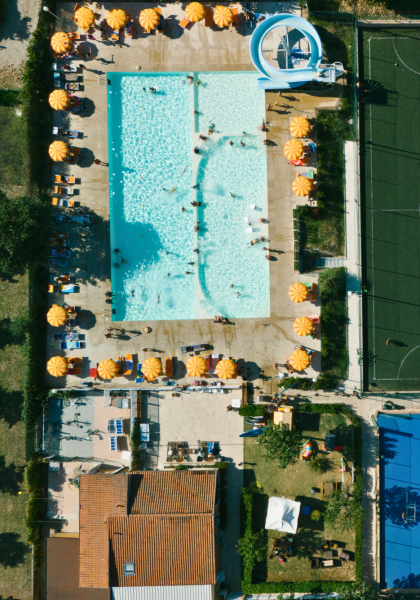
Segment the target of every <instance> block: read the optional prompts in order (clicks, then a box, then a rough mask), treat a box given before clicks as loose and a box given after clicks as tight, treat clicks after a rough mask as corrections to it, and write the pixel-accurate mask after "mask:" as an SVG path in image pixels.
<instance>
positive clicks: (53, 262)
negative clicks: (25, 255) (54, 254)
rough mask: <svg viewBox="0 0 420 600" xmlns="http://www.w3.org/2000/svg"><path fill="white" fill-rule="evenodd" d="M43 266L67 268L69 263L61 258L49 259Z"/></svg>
mask: <svg viewBox="0 0 420 600" xmlns="http://www.w3.org/2000/svg"><path fill="white" fill-rule="evenodd" d="M44 266H45V267H68V266H69V261H68V260H65V259H63V258H50V259H49V260H48V261H47V263H46V264H45V265H44Z"/></svg>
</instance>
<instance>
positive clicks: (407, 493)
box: [377, 414, 420, 588]
mask: <svg viewBox="0 0 420 600" xmlns="http://www.w3.org/2000/svg"><path fill="white" fill-rule="evenodd" d="M377 423H378V427H379V454H380V456H381V457H382V456H384V458H381V460H380V486H379V489H380V579H381V588H420V523H419V519H420V514H418V511H419V510H420V467H419V457H420V415H416V414H410V415H409V414H407V415H393V414H380V415H378V418H377Z"/></svg>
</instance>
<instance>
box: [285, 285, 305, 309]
mask: <svg viewBox="0 0 420 600" xmlns="http://www.w3.org/2000/svg"><path fill="white" fill-rule="evenodd" d="M307 297H308V288H307V287H306V285H303V284H302V283H299V282H298V283H294V284H293V285H292V287H291V288H290V289H289V298H290V299H291V300H293V302H296V303H297V304H299V302H303V301H304V300H306V298H307Z"/></svg>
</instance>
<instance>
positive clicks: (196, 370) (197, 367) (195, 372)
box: [187, 356, 207, 377]
mask: <svg viewBox="0 0 420 600" xmlns="http://www.w3.org/2000/svg"><path fill="white" fill-rule="evenodd" d="M187 371H188V375H189V377H201V375H204V373H205V372H206V371H207V365H206V361H205V360H204V358H203V357H202V356H193V357H192V358H190V360H189V361H188V362H187Z"/></svg>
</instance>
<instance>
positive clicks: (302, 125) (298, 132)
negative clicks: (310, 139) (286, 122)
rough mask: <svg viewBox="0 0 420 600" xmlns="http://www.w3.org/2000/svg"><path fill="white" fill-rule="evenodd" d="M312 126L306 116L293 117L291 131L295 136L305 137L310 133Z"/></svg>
mask: <svg viewBox="0 0 420 600" xmlns="http://www.w3.org/2000/svg"><path fill="white" fill-rule="evenodd" d="M310 128H311V126H310V125H309V121H308V119H307V118H306V117H293V119H292V120H291V122H290V132H291V134H292V135H294V136H295V137H305V135H308V133H309V130H310Z"/></svg>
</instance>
